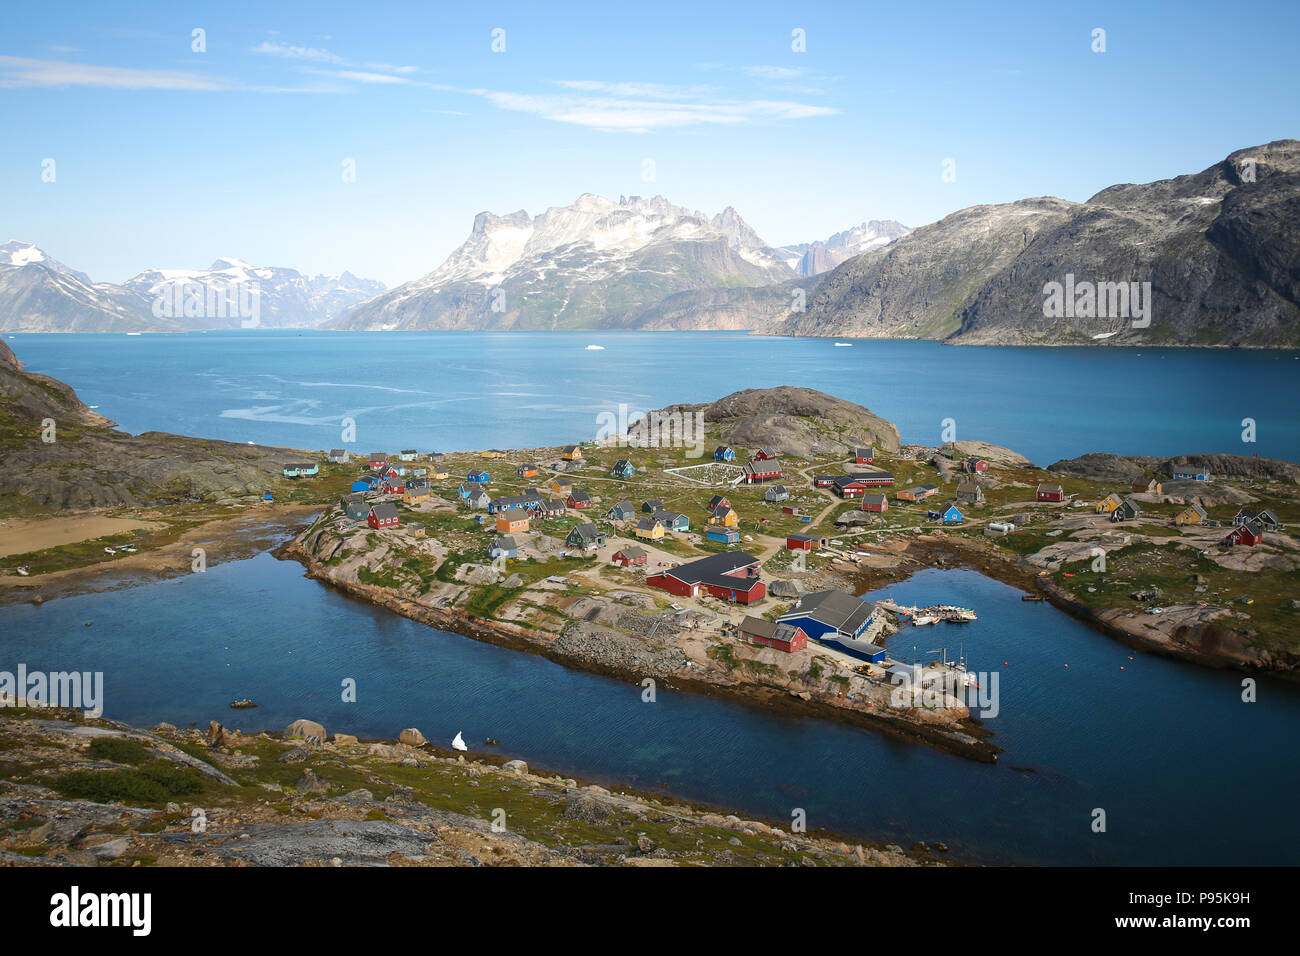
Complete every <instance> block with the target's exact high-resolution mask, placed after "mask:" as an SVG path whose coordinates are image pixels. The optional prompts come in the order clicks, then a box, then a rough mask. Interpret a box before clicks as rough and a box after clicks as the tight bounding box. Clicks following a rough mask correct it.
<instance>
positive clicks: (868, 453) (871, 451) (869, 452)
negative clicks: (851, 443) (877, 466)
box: [853, 446, 876, 458]
mask: <svg viewBox="0 0 1300 956" xmlns="http://www.w3.org/2000/svg"><path fill="white" fill-rule="evenodd" d="M853 451H854V457H855V458H875V457H876V449H875V447H874V446H869V447H867V448H855V449H853Z"/></svg>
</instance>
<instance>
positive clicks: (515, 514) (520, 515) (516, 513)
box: [497, 508, 528, 521]
mask: <svg viewBox="0 0 1300 956" xmlns="http://www.w3.org/2000/svg"><path fill="white" fill-rule="evenodd" d="M497 514H498V515H500V516H501V517H502V518H505V519H506V520H507V521H524V520H526V519H527V518H528V512H527V511H525V510H524V509H523V508H506V509H505V510H504V511H499V512H497Z"/></svg>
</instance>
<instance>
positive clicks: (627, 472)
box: [610, 458, 636, 478]
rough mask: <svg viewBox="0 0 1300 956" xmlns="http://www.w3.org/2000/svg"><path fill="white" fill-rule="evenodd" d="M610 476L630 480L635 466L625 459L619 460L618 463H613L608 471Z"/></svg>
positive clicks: (634, 472) (634, 471)
mask: <svg viewBox="0 0 1300 956" xmlns="http://www.w3.org/2000/svg"><path fill="white" fill-rule="evenodd" d="M610 474H611V475H613V476H614V477H615V478H631V477H632V476H633V475H635V474H636V466H635V465H633V464H632V462H631V461H630V460H628V459H627V458H620V459H619V460H618V461H616V462H614V467H613V468H612V469H611V470H610Z"/></svg>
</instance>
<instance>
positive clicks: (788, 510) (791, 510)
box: [781, 505, 799, 515]
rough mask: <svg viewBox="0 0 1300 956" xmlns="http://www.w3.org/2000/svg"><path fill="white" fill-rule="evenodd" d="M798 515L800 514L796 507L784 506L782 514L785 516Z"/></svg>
mask: <svg viewBox="0 0 1300 956" xmlns="http://www.w3.org/2000/svg"><path fill="white" fill-rule="evenodd" d="M798 513H799V509H798V508H796V507H795V506H794V505H783V506H782V507H781V514H783V515H793V514H798Z"/></svg>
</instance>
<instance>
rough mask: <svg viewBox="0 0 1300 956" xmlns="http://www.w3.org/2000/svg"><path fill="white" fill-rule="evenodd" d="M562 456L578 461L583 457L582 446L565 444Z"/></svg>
mask: <svg viewBox="0 0 1300 956" xmlns="http://www.w3.org/2000/svg"><path fill="white" fill-rule="evenodd" d="M560 457H561V458H563V459H564V460H565V461H577V460H578V459H580V458H581V457H582V446H581V445H565V446H564V447H563V448H561V449H560Z"/></svg>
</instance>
